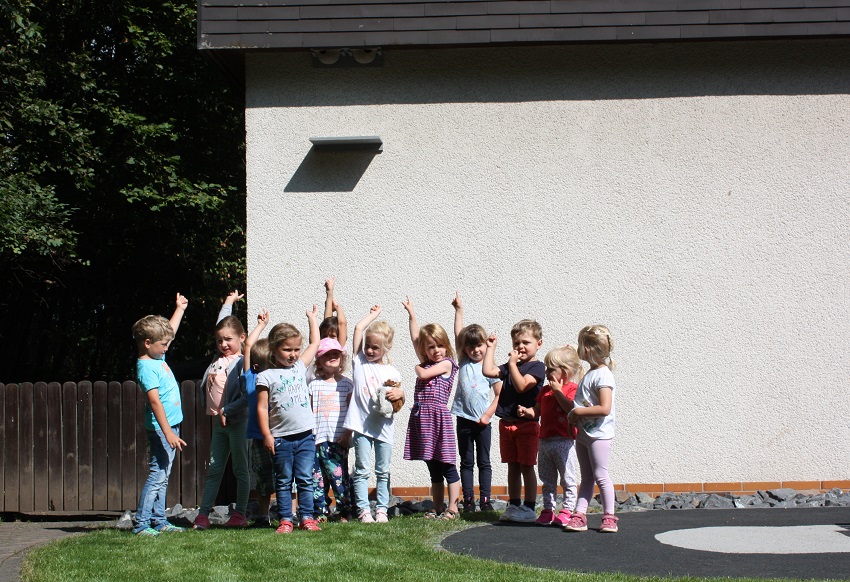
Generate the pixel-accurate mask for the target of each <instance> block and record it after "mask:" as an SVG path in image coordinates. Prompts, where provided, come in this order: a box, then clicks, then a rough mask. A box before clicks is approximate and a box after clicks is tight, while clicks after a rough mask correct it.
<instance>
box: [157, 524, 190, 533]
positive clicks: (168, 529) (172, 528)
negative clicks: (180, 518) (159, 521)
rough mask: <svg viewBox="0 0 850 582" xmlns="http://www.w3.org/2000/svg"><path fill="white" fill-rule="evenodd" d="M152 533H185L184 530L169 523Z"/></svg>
mask: <svg viewBox="0 0 850 582" xmlns="http://www.w3.org/2000/svg"><path fill="white" fill-rule="evenodd" d="M154 531H156V532H158V533H161V534H164V533H183V532H184V531H186V528H184V527H177V526H176V525H171V524H170V523H166V524H165V525H164V526H162V527H161V528H159V529H158V530H154Z"/></svg>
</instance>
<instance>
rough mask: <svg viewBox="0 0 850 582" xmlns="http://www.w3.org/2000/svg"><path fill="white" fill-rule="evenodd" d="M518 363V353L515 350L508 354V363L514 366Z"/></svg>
mask: <svg viewBox="0 0 850 582" xmlns="http://www.w3.org/2000/svg"><path fill="white" fill-rule="evenodd" d="M518 361H519V352H518V351H516V350H511V353H510V354H508V363H510V364H516V363H517V362H518Z"/></svg>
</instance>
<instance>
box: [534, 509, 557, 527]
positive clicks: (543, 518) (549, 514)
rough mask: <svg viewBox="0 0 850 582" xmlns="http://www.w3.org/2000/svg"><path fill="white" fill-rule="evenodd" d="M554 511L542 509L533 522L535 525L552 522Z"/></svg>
mask: <svg viewBox="0 0 850 582" xmlns="http://www.w3.org/2000/svg"><path fill="white" fill-rule="evenodd" d="M554 517H555V513H554V512H553V511H552V510H551V509H544V510H543V511H541V512H540V516H539V517H538V518H537V520H536V521H535V522H534V523H536V524H537V525H549V524H551V523H552V519H554Z"/></svg>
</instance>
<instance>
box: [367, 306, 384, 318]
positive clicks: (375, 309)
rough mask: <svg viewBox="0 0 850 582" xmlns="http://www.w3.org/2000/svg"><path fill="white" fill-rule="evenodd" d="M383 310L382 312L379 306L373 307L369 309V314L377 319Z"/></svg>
mask: <svg viewBox="0 0 850 582" xmlns="http://www.w3.org/2000/svg"><path fill="white" fill-rule="evenodd" d="M383 310H384V308H383V307H381V306H380V305H373V306H372V307H370V308H369V314H370V315H374V316H375V317H377V316H378V315H379V314H380V313H381V311H383Z"/></svg>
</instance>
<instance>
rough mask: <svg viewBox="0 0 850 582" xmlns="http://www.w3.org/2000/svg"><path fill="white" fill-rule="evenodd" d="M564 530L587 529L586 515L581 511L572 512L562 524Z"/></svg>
mask: <svg viewBox="0 0 850 582" xmlns="http://www.w3.org/2000/svg"><path fill="white" fill-rule="evenodd" d="M564 531H587V517H585V515H584V514H583V513H574V514H572V515H571V516H570V521H568V522H567V525H565V526H564Z"/></svg>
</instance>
